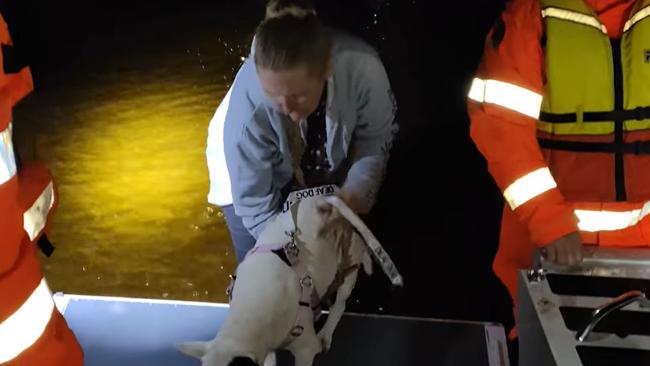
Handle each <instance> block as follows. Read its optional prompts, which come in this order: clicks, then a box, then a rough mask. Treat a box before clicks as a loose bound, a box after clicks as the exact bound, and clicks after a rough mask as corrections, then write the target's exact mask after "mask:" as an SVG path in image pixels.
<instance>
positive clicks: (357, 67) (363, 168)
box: [223, 32, 397, 238]
mask: <svg viewBox="0 0 650 366" xmlns="http://www.w3.org/2000/svg"><path fill="white" fill-rule="evenodd" d="M333 41H334V46H333V62H334V71H333V75H332V77H331V78H330V79H329V81H328V85H327V88H328V90H327V95H328V101H327V107H326V132H327V144H326V151H327V156H328V159H329V163H330V166H331V167H332V170H339V169H341V168H343V169H345V170H347V174H346V175H345V180H344V182H343V185H342V188H343V189H346V190H349V191H351V192H354V193H356V194H359V195H361V197H365V198H366V199H367V200H368V203H369V205H370V206H372V205H373V204H374V200H375V196H376V194H377V191H378V189H379V187H380V185H381V181H382V179H383V175H384V170H385V165H386V162H387V160H388V156H389V151H390V148H391V144H392V141H393V138H394V135H395V133H396V132H397V124H396V123H395V113H396V104H395V100H394V97H393V94H392V91H391V87H390V84H389V81H388V77H387V75H386V71H385V69H384V67H383V65H382V63H381V60H380V59H379V56H378V55H377V53H376V52H375V51H374V50H373V49H372V48H371V47H370V46H369V45H367V44H366V43H364V42H363V41H361V40H359V39H357V38H353V37H351V36H348V35H345V34H342V33H334V32H333ZM230 93H231V95H230V96H229V97H230V98H229V99H230V103H229V106H228V110H227V112H226V114H225V124H224V130H223V134H224V152H225V158H226V159H225V160H226V165H227V170H228V172H229V174H230V182H231V190H232V199H233V204H234V207H235V212H236V214H237V215H238V216H241V217H242V219H243V222H244V225H245V226H246V228H247V229H248V230H249V231H250V232H251V234H252V235H253V236H255V237H256V238H257V236H258V235H259V233H260V232H261V230H262V229H263V228H264V225H265V223H266V222H267V220H269V219H270V218H271V217H273V216H274V215H275V214H277V213H278V212H279V210H280V207H281V205H282V203H283V200H284V199H285V198H286V193H287V192H286V190H287V186H288V185H289V184H290V183H291V182H292V180H293V179H292V178H293V175H294V172H293V168H292V164H291V161H292V160H291V151H290V148H289V141H288V139H287V136H286V133H285V124H286V123H294V122H292V121H291V120H290V119H289V118H288V117H287V116H285V115H283V114H282V113H281V112H280V111H278V110H277V109H276V107H275V106H274V105H272V104H271V102H270V101H269V100H268V99H267V98H266V96H265V95H264V92H263V90H262V87H261V85H260V81H259V79H258V76H257V72H256V69H255V64H254V61H253V57H248V59H247V60H246V61H245V62H244V64H243V65H242V67H241V69H240V70H239V72H238V74H237V76H236V78H235V81H234V83H233V86H232V87H231V90H230ZM305 128H306V123H305V121H303V123H301V129H303V131H302V132H303V133H302V135H303V137H304V136H306V133H305V130H304V129H305Z"/></svg>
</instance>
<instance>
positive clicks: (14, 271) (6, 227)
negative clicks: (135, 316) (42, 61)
mask: <svg viewBox="0 0 650 366" xmlns="http://www.w3.org/2000/svg"><path fill="white" fill-rule="evenodd" d="M0 44H1V46H2V54H1V55H0V61H1V62H0V65H1V66H2V69H1V70H0V299H1V300H0V365H3V366H4V365H10V366H14V365H15V366H18V365H20V366H32V365H33V366H42V365H48V366H79V365H83V353H82V351H81V347H80V346H79V344H78V343H77V340H76V338H75V336H74V334H73V333H72V332H71V331H70V329H69V328H68V326H67V324H66V322H65V320H64V319H63V316H61V314H60V313H59V311H58V310H57V309H56V307H55V306H54V301H53V299H52V294H51V292H50V290H49V289H48V286H47V283H46V282H45V280H44V279H43V274H42V272H41V268H40V264H39V261H38V258H37V254H38V253H37V251H38V250H39V248H42V250H43V251H44V252H46V254H51V251H52V249H53V248H52V247H51V244H50V243H49V241H48V240H47V236H46V232H47V231H48V229H49V228H48V221H49V218H50V216H51V214H52V211H53V209H54V208H55V205H56V192H55V190H54V185H53V182H52V178H51V176H50V174H49V172H48V170H47V168H46V167H45V166H44V165H43V164H39V163H28V164H24V165H23V164H20V162H17V161H16V160H17V159H16V157H15V156H16V155H15V151H14V148H13V143H12V132H11V129H12V123H11V121H12V108H13V107H14V105H15V104H16V103H17V102H18V101H20V100H21V99H22V98H23V97H24V96H25V95H27V94H28V93H29V92H31V90H32V79H31V74H30V70H29V68H27V67H24V65H22V63H21V62H20V58H19V57H17V53H16V52H15V48H14V47H13V45H12V41H11V38H10V36H9V31H8V29H7V24H6V23H5V21H4V19H3V18H2V16H0ZM21 165H22V166H21Z"/></svg>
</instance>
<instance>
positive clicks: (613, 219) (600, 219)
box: [575, 201, 650, 232]
mask: <svg viewBox="0 0 650 366" xmlns="http://www.w3.org/2000/svg"><path fill="white" fill-rule="evenodd" d="M575 213H576V216H578V220H579V222H578V228H579V229H580V230H582V231H588V232H598V231H614V230H622V229H626V228H629V227H631V226H634V225H636V224H638V223H639V222H641V220H643V219H644V218H645V217H646V216H648V215H649V214H650V201H648V202H646V203H645V204H644V205H643V207H642V208H640V209H636V210H631V211H618V212H617V211H593V210H575Z"/></svg>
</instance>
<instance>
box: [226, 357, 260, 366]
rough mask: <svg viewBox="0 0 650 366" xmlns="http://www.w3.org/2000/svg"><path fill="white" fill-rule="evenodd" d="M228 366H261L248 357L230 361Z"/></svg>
mask: <svg viewBox="0 0 650 366" xmlns="http://www.w3.org/2000/svg"><path fill="white" fill-rule="evenodd" d="M228 366H259V365H258V364H257V363H256V362H255V361H253V360H252V359H251V358H248V357H235V358H233V359H232V361H230V363H229V364H228Z"/></svg>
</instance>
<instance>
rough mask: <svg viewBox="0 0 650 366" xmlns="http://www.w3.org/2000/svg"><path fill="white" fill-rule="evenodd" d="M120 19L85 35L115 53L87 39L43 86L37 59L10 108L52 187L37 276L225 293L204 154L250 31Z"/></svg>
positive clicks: (222, 246)
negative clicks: (114, 30) (176, 27)
mask: <svg viewBox="0 0 650 366" xmlns="http://www.w3.org/2000/svg"><path fill="white" fill-rule="evenodd" d="M171 24H173V23H171ZM159 26H160V25H159ZM123 27H124V30H123V31H124V32H126V31H127V30H129V29H131V30H133V32H131V34H130V35H129V37H124V39H123V40H122V41H118V42H115V40H112V41H111V40H110V37H109V36H107V35H106V34H105V33H104V32H101V31H100V32H98V34H97V35H95V36H94V37H96V38H95V39H96V43H100V42H102V41H104V40H107V44H108V45H113V46H115V48H114V52H111V51H110V50H107V49H94V48H91V49H90V51H92V52H95V54H90V55H86V56H85V60H84V61H83V62H82V63H79V64H77V65H75V67H74V68H72V69H67V68H66V67H65V65H64V66H63V67H62V68H61V69H60V70H63V71H62V72H60V73H58V74H56V73H52V74H47V75H45V82H46V84H45V85H44V86H43V87H41V85H39V81H40V80H39V78H38V76H39V74H38V70H39V69H38V68H35V79H36V84H37V90H36V92H35V93H34V94H33V95H32V96H31V97H30V98H29V99H27V100H26V101H25V102H24V103H22V104H21V105H20V107H19V108H18V109H17V111H16V113H15V118H14V119H15V125H16V139H17V144H18V147H19V150H20V151H21V155H23V157H24V158H25V159H31V158H36V159H39V160H42V161H45V162H47V164H48V166H49V167H50V169H51V172H52V174H53V176H54V178H55V181H56V182H57V185H58V190H59V194H60V202H59V207H58V210H57V212H56V215H55V217H54V222H53V224H54V226H53V233H52V235H51V236H52V238H51V239H52V241H53V242H54V243H55V244H56V245H57V250H56V254H55V255H54V256H53V257H52V258H51V259H48V260H45V261H43V263H44V269H45V274H46V277H47V279H48V281H49V283H50V285H51V287H52V288H53V290H55V291H64V292H68V293H83V294H98V295H99V294H101V295H118V296H136V297H152V298H173V299H186V300H209V301H225V292H224V290H225V287H226V286H227V282H228V281H229V279H228V275H229V274H230V273H232V271H233V267H234V254H233V252H232V250H231V247H230V239H229V236H228V233H227V230H226V227H225V223H224V219H223V216H222V214H221V212H220V211H219V210H218V209H217V208H214V207H209V206H208V205H207V202H206V195H207V192H208V183H209V182H208V172H207V167H206V163H205V154H204V152H205V147H206V137H207V127H208V123H209V121H210V118H211V117H212V114H213V113H214V110H215V108H216V106H217V105H218V103H219V102H220V100H221V98H222V97H223V96H224V95H225V93H226V91H227V88H228V87H229V84H230V82H231V80H232V78H233V75H234V72H235V70H236V69H237V68H238V67H239V65H240V63H241V57H243V56H245V55H246V53H247V48H248V42H249V40H248V33H246V32H244V31H242V32H237V31H235V30H233V29H232V28H231V29H228V30H223V29H220V28H221V27H219V26H218V24H214V25H213V26H212V27H207V26H204V27H202V28H200V29H194V30H193V31H192V32H188V31H187V30H185V31H182V32H170V31H169V29H167V30H166V29H165V28H164V27H160V28H159V29H157V30H156V31H154V32H144V31H145V30H146V29H142V28H137V27H135V28H134V25H128V24H127V25H124V26H123ZM86 47H89V45H88V44H86ZM86 50H88V48H86ZM73 51H74V50H73ZM90 51H87V52H90ZM70 55H74V53H72V52H71V53H70ZM78 57H83V56H78ZM105 57H106V58H105ZM57 62H61V60H57ZM48 78H49V79H48Z"/></svg>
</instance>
